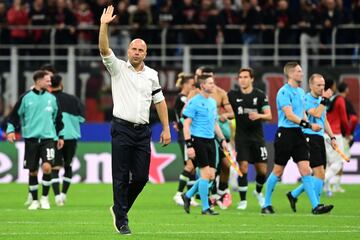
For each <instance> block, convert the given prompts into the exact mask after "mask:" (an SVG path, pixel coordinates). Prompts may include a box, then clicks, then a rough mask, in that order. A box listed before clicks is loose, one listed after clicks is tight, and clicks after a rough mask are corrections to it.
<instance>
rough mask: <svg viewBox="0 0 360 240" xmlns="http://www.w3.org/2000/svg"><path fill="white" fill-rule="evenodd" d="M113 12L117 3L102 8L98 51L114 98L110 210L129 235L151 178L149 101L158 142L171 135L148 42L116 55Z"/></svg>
mask: <svg viewBox="0 0 360 240" xmlns="http://www.w3.org/2000/svg"><path fill="white" fill-rule="evenodd" d="M113 12H114V7H113V6H109V7H107V8H106V9H104V12H103V14H102V16H101V19H100V22H101V25H100V31H99V50H100V54H101V57H102V60H103V63H104V65H105V67H106V68H107V70H108V71H109V73H110V76H111V85H112V95H113V102H114V108H113V120H112V126H111V137H112V142H111V145H112V180H113V201H114V205H113V206H111V207H110V212H111V214H112V216H113V220H114V227H115V229H116V231H117V232H118V233H120V234H123V235H130V234H131V231H130V228H129V225H128V222H129V221H128V215H127V214H128V212H129V210H130V208H131V206H132V205H133V203H134V201H135V199H136V198H137V196H138V195H139V194H140V192H141V191H142V189H143V188H144V186H145V184H146V182H147V181H148V180H149V177H148V176H149V166H150V138H151V128H150V126H149V115H150V105H151V101H153V102H154V104H155V107H156V111H157V113H158V115H159V118H160V121H161V124H162V127H163V130H162V132H161V135H160V143H162V144H163V145H164V146H166V145H168V144H169V143H170V141H171V136H170V128H169V120H168V112H167V106H166V102H165V98H164V95H163V93H162V91H161V86H160V84H159V78H158V73H157V71H155V70H154V69H151V68H149V67H147V66H146V65H145V63H144V59H145V57H146V51H147V46H146V43H145V42H144V41H143V40H142V39H134V40H133V41H131V43H130V45H129V48H128V51H127V53H128V61H127V62H125V61H123V60H120V59H118V58H117V57H116V56H115V55H114V53H113V51H112V50H111V49H110V48H109V40H108V24H109V23H110V22H112V21H113V20H114V18H115V17H116V16H113ZM130 173H131V174H130Z"/></svg>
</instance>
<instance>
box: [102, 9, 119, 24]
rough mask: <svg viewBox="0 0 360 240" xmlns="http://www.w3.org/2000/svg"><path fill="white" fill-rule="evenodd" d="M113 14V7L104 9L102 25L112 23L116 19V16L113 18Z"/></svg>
mask: <svg viewBox="0 0 360 240" xmlns="http://www.w3.org/2000/svg"><path fill="white" fill-rule="evenodd" d="M113 13H114V7H113V6H112V5H110V6H108V7H107V8H104V11H103V13H102V15H101V18H100V23H101V24H109V23H111V22H112V21H113V20H114V19H115V18H116V15H114V16H113Z"/></svg>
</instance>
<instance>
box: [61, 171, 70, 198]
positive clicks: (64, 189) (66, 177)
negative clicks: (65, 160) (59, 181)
mask: <svg viewBox="0 0 360 240" xmlns="http://www.w3.org/2000/svg"><path fill="white" fill-rule="evenodd" d="M64 169H65V173H64V180H63V186H62V190H61V192H62V193H64V194H66V193H67V191H68V190H69V187H70V184H71V178H72V168H71V166H68V167H65V168H64Z"/></svg>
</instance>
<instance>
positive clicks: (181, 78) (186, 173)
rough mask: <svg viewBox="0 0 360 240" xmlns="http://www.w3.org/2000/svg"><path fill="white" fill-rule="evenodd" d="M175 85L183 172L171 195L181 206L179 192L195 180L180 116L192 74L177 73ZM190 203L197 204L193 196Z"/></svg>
mask: <svg viewBox="0 0 360 240" xmlns="http://www.w3.org/2000/svg"><path fill="white" fill-rule="evenodd" d="M176 86H177V87H178V88H180V89H181V91H180V93H179V94H178V96H177V98H176V100H175V106H174V109H175V117H176V122H175V126H176V130H177V131H178V143H179V146H180V149H181V154H182V157H183V159H184V163H185V166H184V169H183V172H182V173H181V174H180V176H179V185H178V190H177V192H176V194H175V196H174V197H173V199H174V201H175V203H176V204H178V205H180V206H183V205H184V202H183V200H182V198H181V194H182V193H183V191H184V188H185V186H188V187H189V186H190V187H189V189H190V188H191V186H192V185H193V183H194V182H195V175H196V172H195V167H194V163H193V161H192V159H189V158H188V157H187V155H186V154H185V151H186V145H185V139H184V133H183V121H184V119H183V117H182V111H183V108H184V105H185V103H186V101H187V96H188V95H189V93H190V91H191V90H193V89H194V86H195V79H194V76H193V75H186V74H184V73H180V74H179V75H178V80H177V81H176ZM191 205H192V206H194V207H195V206H198V203H197V202H196V201H195V200H194V198H192V199H191Z"/></svg>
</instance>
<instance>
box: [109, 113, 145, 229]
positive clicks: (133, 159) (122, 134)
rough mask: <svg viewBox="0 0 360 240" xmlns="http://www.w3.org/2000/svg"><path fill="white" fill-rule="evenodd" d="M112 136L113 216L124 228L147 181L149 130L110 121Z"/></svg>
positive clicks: (143, 126)
mask: <svg viewBox="0 0 360 240" xmlns="http://www.w3.org/2000/svg"><path fill="white" fill-rule="evenodd" d="M111 136H112V142H111V147H112V180H113V200H114V213H115V216H116V218H117V219H118V220H119V222H120V224H121V225H125V224H128V216H127V213H128V211H129V210H130V208H131V206H132V205H133V203H134V202H135V199H136V198H137V196H138V195H139V194H140V192H141V191H142V189H143V188H144V186H145V184H146V183H147V181H148V179H149V167H150V138H151V129H150V127H149V126H148V125H135V124H133V123H130V122H127V121H124V120H120V119H113V121H112V127H111Z"/></svg>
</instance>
